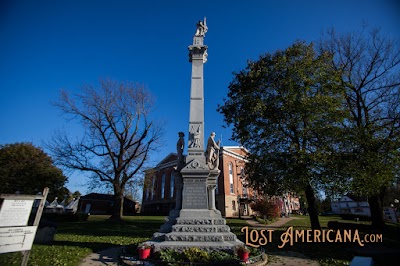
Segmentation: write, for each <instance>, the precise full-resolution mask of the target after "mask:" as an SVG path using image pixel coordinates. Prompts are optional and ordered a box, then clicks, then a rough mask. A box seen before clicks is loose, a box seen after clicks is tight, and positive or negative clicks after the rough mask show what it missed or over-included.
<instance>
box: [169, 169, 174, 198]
mask: <svg viewBox="0 0 400 266" xmlns="http://www.w3.org/2000/svg"><path fill="white" fill-rule="evenodd" d="M174 187H175V176H174V175H173V174H172V173H171V176H170V178H169V191H170V195H169V197H170V198H173V197H174Z"/></svg>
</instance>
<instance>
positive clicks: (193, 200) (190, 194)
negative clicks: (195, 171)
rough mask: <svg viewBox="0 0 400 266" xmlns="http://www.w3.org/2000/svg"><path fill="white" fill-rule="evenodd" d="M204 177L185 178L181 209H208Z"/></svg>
mask: <svg viewBox="0 0 400 266" xmlns="http://www.w3.org/2000/svg"><path fill="white" fill-rule="evenodd" d="M205 182H206V180H204V179H188V180H185V184H184V187H183V206H182V207H183V209H208V204H207V187H206V183H205Z"/></svg>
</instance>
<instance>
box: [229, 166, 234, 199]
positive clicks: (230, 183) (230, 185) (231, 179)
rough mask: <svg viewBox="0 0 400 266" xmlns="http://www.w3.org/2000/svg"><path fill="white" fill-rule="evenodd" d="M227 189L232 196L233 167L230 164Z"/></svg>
mask: <svg viewBox="0 0 400 266" xmlns="http://www.w3.org/2000/svg"><path fill="white" fill-rule="evenodd" d="M229 187H230V192H231V194H234V190H233V166H232V163H229Z"/></svg>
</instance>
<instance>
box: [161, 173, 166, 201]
mask: <svg viewBox="0 0 400 266" xmlns="http://www.w3.org/2000/svg"><path fill="white" fill-rule="evenodd" d="M164 192H165V173H164V174H163V175H162V177H161V195H160V197H161V198H162V199H163V198H164Z"/></svg>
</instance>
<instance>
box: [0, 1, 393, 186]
mask: <svg viewBox="0 0 400 266" xmlns="http://www.w3.org/2000/svg"><path fill="white" fill-rule="evenodd" d="M204 16H206V17H207V25H208V28H209V31H208V33H207V34H206V38H205V44H206V45H208V46H209V50H208V55H209V56H208V62H207V63H206V65H205V102H206V103H205V108H206V110H205V127H206V132H205V136H207V135H209V133H210V132H211V131H215V132H216V133H217V136H218V138H219V137H220V135H221V134H222V136H223V139H222V140H223V144H224V145H225V146H227V145H236V143H233V142H231V141H229V137H230V131H229V129H224V128H222V125H223V122H222V121H223V118H222V116H221V115H220V114H219V113H217V112H216V108H217V105H218V104H222V102H223V98H224V97H225V96H226V94H227V87H228V84H229V82H230V81H231V80H232V78H233V75H232V72H235V71H238V70H240V69H242V68H244V67H245V65H246V61H247V60H248V59H257V57H258V56H259V55H260V54H261V53H265V52H273V51H275V50H276V49H284V48H286V47H287V46H289V45H290V44H291V43H293V42H294V41H296V40H298V39H301V40H305V41H307V42H311V41H315V40H317V39H319V37H320V36H321V33H323V32H324V31H326V29H328V28H330V27H332V26H333V27H335V28H336V29H337V31H339V32H348V31H354V30H358V29H360V28H361V25H362V23H363V21H366V22H367V23H368V24H369V25H371V26H380V27H381V28H382V31H383V33H385V34H387V35H388V36H391V37H394V38H397V39H400V4H399V3H398V1H396V0H363V1H361V0H359V1H357V0H334V1H333V0H319V1H307V0H304V1H298V0H293V1H288V0H276V1H266V0H260V1H235V0H231V1H217V0H213V1H208V0H205V1H183V0H182V1H174V0H169V1H162V0H159V1H153V0H147V1H139V0H137V1H133V0H132V1H111V0H110V1H102V0H97V1H96V0H91V1H89V0H79V1H78V0H68V1H62V0H60V1H55V0H48V1H44V0H35V1H32V0H25V1H23V0H3V1H0V144H6V143H14V142H22V141H24V142H32V143H33V144H34V145H36V146H42V145H43V141H46V140H47V139H49V138H50V136H51V135H52V134H53V132H54V130H56V129H57V128H62V127H65V128H67V129H68V130H71V131H72V132H73V133H74V134H79V132H80V131H79V127H77V125H76V124H74V123H72V122H69V123H67V122H66V121H65V120H64V118H63V117H62V116H61V115H60V113H59V112H58V110H57V109H55V108H54V107H53V106H52V105H51V104H50V102H51V101H52V100H56V99H57V98H58V95H59V91H60V89H61V88H62V89H65V90H68V91H70V92H72V93H73V92H76V91H78V90H79V89H80V88H81V86H82V85H83V84H92V83H95V82H97V80H98V79H99V78H111V79H116V80H120V81H137V82H140V83H143V84H145V85H146V86H147V87H148V89H149V90H150V91H151V92H152V93H153V94H154V95H155V97H156V99H157V103H156V111H155V113H154V116H155V117H157V118H159V119H162V120H164V121H165V122H166V127H165V133H166V134H165V144H166V145H165V146H164V147H162V148H161V150H160V152H159V153H158V154H153V155H152V156H151V159H152V162H153V163H154V164H155V163H156V162H157V161H158V160H160V159H162V158H163V157H165V156H166V155H168V154H169V153H170V152H175V144H176V141H177V139H178V134H177V132H179V131H184V132H186V131H187V130H188V119H189V93H190V75H191V65H190V63H189V62H188V50H187V46H188V45H190V44H191V42H192V36H193V34H194V33H195V29H196V27H195V25H196V22H197V21H198V20H201V19H203V17H204ZM79 176H80V175H74V176H72V177H71V178H70V182H69V184H68V185H67V187H68V188H69V189H70V190H73V191H75V190H80V191H81V192H83V193H85V192H86V189H85V187H84V186H82V184H83V183H84V182H83V181H82V179H81V178H78V177H79Z"/></svg>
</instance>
